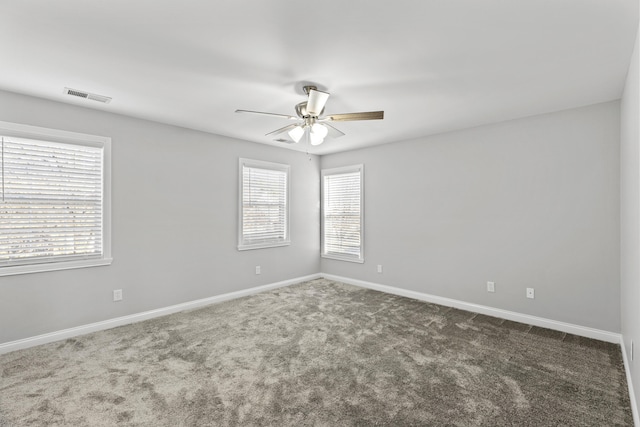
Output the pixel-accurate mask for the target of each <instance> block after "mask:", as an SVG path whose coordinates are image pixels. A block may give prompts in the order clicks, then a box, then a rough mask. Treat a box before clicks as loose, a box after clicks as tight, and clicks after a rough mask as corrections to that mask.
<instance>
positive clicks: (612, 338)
mask: <svg viewBox="0 0 640 427" xmlns="http://www.w3.org/2000/svg"><path fill="white" fill-rule="evenodd" d="M321 276H322V277H324V278H326V279H329V280H335V281H336V282H342V283H347V284H349V285H354V286H360V287H363V288H368V289H373V290H376V291H380V292H386V293H388V294H394V295H400V296H403V297H407V298H413V299H417V300H421V301H427V302H431V303H434V304H440V305H444V306H447V307H454V308H459V309H461V310H466V311H473V312H474V313H480V314H486V315H487V316H493V317H499V318H501V319H507V320H512V321H514V322H520V323H526V324H528V325H534V326H539V327H541V328H547V329H554V330H556V331H561V332H567V333H570V334H574V335H580V336H583V337H587V338H593V339H596V340H600V341H606V342H610V343H614V344H620V342H621V336H620V334H618V333H615V332H609V331H603V330H600V329H594V328H589V327H586V326H580V325H574V324H571V323H565V322H558V321H556V320H551V319H545V318H543V317H536V316H530V315H528V314H522V313H516V312H515V311H507V310H502V309H499V308H493V307H488V306H485V305H479V304H473V303H470V302H464V301H460V300H456V299H451V298H445V297H439V296H436V295H430V294H425V293H422V292H416V291H410V290H408V289H401V288H395V287H393V286H387V285H381V284H378V283H372V282H365V281H364V280H357V279H350V278H348V277H341V276H335V275H333V274H324V273H321Z"/></svg>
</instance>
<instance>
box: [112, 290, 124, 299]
mask: <svg viewBox="0 0 640 427" xmlns="http://www.w3.org/2000/svg"><path fill="white" fill-rule="evenodd" d="M113 300H114V301H122V289H114V290H113Z"/></svg>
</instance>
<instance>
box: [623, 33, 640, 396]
mask: <svg viewBox="0 0 640 427" xmlns="http://www.w3.org/2000/svg"><path fill="white" fill-rule="evenodd" d="M638 45H639V40H638V37H637V36H636V46H635V49H634V51H633V56H632V57H631V65H630V67H629V74H628V76H627V83H626V85H625V91H624V95H623V97H622V102H621V135H620V141H621V142H620V198H621V212H620V214H621V215H620V226H621V228H620V236H621V239H620V276H621V277H620V291H621V298H622V299H621V301H622V302H621V312H622V313H621V314H622V339H623V340H624V345H625V349H626V351H627V361H628V362H629V368H630V371H631V377H632V383H633V385H634V386H635V388H636V390H637V391H636V405H637V406H638V407H640V390H638V389H637V387H640V367H639V365H638V356H637V355H638V354H640V353H638V351H640V348H639V347H638V346H639V345H640V262H639V260H640V129H639V127H640V124H639V123H638V117H639V116H640V108H639V104H640V85H639V84H638V76H639V74H640V59H639V56H638ZM632 342H633V343H634V345H635V348H634V353H635V355H634V356H635V357H634V358H635V360H633V361H632V360H631V343H632Z"/></svg>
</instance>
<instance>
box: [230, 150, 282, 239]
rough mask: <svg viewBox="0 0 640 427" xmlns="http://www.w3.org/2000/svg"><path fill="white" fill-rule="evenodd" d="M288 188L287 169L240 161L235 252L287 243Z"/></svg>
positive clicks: (280, 165)
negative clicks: (238, 226) (237, 240)
mask: <svg viewBox="0 0 640 427" xmlns="http://www.w3.org/2000/svg"><path fill="white" fill-rule="evenodd" d="M288 187H289V166H288V165H282V164H278V163H270V162H262V161H257V160H248V159H240V219H239V220H240V230H239V243H238V249H240V250H244V249H258V248H265V247H272V246H283V245H288V244H289V243H290V239H289V202H288V199H289V195H288V193H289V191H288Z"/></svg>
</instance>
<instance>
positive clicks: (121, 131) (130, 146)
mask: <svg viewBox="0 0 640 427" xmlns="http://www.w3.org/2000/svg"><path fill="white" fill-rule="evenodd" d="M0 120H1V121H8V122H14V123H23V124H29V125H35V126H43V127H49V128H55V129H63V130H68V131H75V132H83V133H89V134H95V135H103V136H109V137H111V138H112V152H113V158H112V164H113V168H112V172H113V173H112V175H113V180H112V188H113V195H112V205H113V206H112V223H113V234H112V248H113V251H112V254H113V258H114V261H113V264H112V265H111V266H108V267H94V268H85V269H77V270H67V271H58V272H49V273H35V274H25V275H18V276H9V277H0V325H2V327H0V343H2V342H7V341H13V340H16V339H20V338H25V337H30V336H34V335H38V334H42V333H46V332H51V331H57V330H61V329H65V328H70V327H74V326H79V325H84V324H88V323H92V322H96V321H100V320H105V319H110V318H115V317H119V316H124V315H128V314H133V313H138V312H142V311H146V310H150V309H154V308H160V307H166V306H170V305H173V304H177V303H181V302H186V301H192V300H195V299H199V298H205V297H210V296H214V295H219V294H223V293H227V292H232V291H236V290H240V289H244V288H250V287H254V286H258V285H262V284H268V283H273V282H278V281H281V280H286V279H291V278H295V277H300V276H305V275H309V274H315V273H317V272H318V271H319V260H318V247H319V236H318V228H319V222H318V221H319V219H318V218H319V206H318V200H319V160H318V158H317V157H315V156H311V159H309V156H307V155H305V154H303V153H298V152H294V151H291V150H286V149H280V148H275V147H270V146H266V145H261V144H255V143H250V142H244V141H239V140H234V139H230V138H225V137H222V136H216V135H210V134H206V133H201V132H196V131H191V130H187V129H183V128H178V127H173V126H168V125H162V124H158V123H154V122H149V121H144V120H137V119H133V118H128V117H124V116H119V115H114V114H108V113H104V112H100V111H97V110H91V109H85V108H78V107H75V106H71V105H67V104H61V103H56V102H51V101H47V100H42V99H37V98H32V97H28V96H22V95H17V94H13V93H8V92H0ZM239 157H247V158H252V159H258V160H266V161H273V162H281V163H288V164H290V165H291V236H292V244H291V246H288V247H281V248H269V249H259V250H252V251H243V252H239V251H238V250H237V248H236V247H237V223H238V220H237V215H238V207H237V204H238V185H237V180H238V158H239ZM256 265H260V266H261V267H262V274H261V275H259V276H257V275H255V266H256ZM120 288H121V289H123V293H124V300H123V301H122V302H118V303H114V302H112V290H113V289H120Z"/></svg>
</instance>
